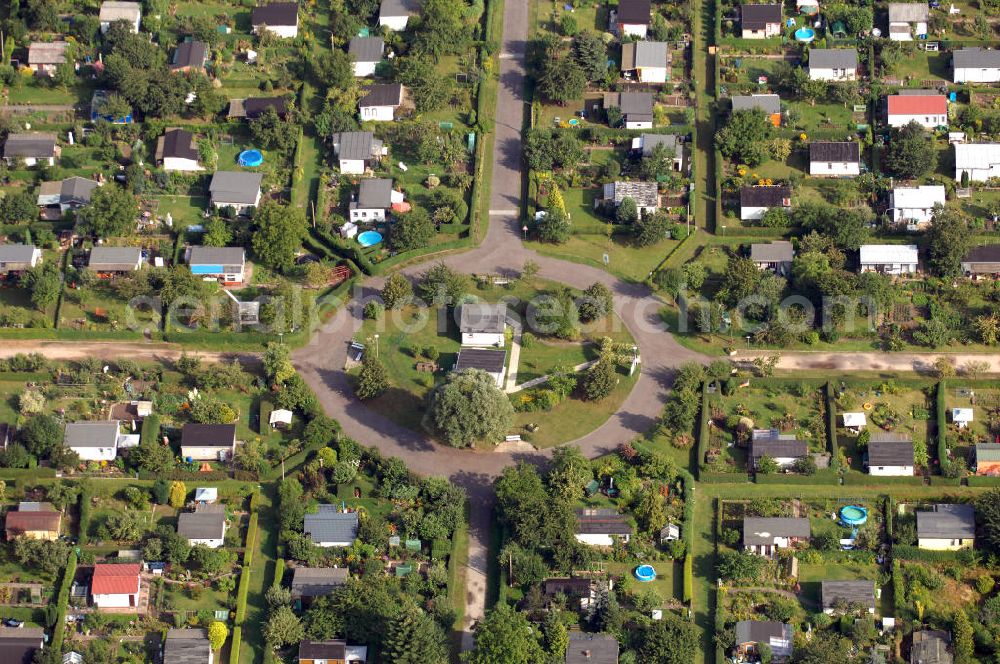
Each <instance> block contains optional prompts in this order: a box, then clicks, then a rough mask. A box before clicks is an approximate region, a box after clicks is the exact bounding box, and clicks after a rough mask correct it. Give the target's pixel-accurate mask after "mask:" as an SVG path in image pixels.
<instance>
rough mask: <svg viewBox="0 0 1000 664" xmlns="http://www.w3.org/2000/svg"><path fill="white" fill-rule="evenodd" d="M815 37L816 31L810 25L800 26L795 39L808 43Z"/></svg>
mask: <svg viewBox="0 0 1000 664" xmlns="http://www.w3.org/2000/svg"><path fill="white" fill-rule="evenodd" d="M814 39H816V31H815V30H813V29H812V28H810V27H808V26H806V27H802V28H799V29H798V30H796V31H795V41H800V42H802V43H804V44H808V43H809V42H811V41H812V40H814Z"/></svg>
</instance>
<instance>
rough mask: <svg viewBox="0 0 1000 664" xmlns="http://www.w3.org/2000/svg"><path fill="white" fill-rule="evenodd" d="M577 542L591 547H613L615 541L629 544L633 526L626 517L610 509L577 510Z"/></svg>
mask: <svg viewBox="0 0 1000 664" xmlns="http://www.w3.org/2000/svg"><path fill="white" fill-rule="evenodd" d="M575 535H576V540H577V541H578V542H583V543H584V544H589V545H590V546H613V545H614V543H615V539H619V540H621V541H623V542H628V541H629V539H630V538H631V537H632V525H631V524H630V523H629V522H628V520H627V519H626V518H625V516H624V515H622V514H619V513H618V512H617V511H615V510H613V509H609V508H596V509H592V508H588V509H579V510H576V533H575Z"/></svg>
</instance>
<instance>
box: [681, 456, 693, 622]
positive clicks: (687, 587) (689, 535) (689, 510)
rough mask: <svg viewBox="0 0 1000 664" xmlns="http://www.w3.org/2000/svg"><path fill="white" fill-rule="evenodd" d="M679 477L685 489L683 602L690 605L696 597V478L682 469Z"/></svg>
mask: <svg viewBox="0 0 1000 664" xmlns="http://www.w3.org/2000/svg"><path fill="white" fill-rule="evenodd" d="M677 476H678V477H680V478H681V482H682V485H683V487H684V521H683V522H682V523H681V537H682V538H684V544H685V545H686V546H685V549H686V551H685V554H684V579H683V590H682V595H683V601H684V603H685V604H688V605H690V603H691V598H692V596H693V595H694V507H695V500H696V499H695V495H694V476H693V475H691V473H689V472H688V471H686V470H684V469H680V470H679V471H678V473H677Z"/></svg>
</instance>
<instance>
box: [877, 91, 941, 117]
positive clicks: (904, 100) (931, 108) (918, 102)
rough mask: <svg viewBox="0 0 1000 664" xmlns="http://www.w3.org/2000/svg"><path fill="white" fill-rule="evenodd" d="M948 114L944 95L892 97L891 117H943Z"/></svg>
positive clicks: (890, 100) (890, 104) (890, 101)
mask: <svg viewBox="0 0 1000 664" xmlns="http://www.w3.org/2000/svg"><path fill="white" fill-rule="evenodd" d="M947 112H948V100H947V99H946V98H945V96H944V95H927V96H924V95H890V97H889V115H924V114H926V115H943V114H946V113H947Z"/></svg>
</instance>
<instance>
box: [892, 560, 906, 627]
mask: <svg viewBox="0 0 1000 664" xmlns="http://www.w3.org/2000/svg"><path fill="white" fill-rule="evenodd" d="M892 606H893V610H894V613H895V614H896V617H897V618H902V617H903V616H905V615H906V608H907V607H906V603H905V602H904V601H903V570H902V569H901V568H900V565H899V561H898V560H893V561H892Z"/></svg>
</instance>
